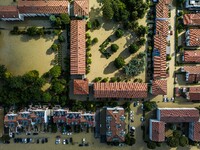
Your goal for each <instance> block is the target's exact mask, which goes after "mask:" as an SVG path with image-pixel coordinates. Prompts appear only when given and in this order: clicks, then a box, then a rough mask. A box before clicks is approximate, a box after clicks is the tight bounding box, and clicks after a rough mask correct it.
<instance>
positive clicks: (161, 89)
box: [151, 80, 167, 95]
mask: <svg viewBox="0 0 200 150" xmlns="http://www.w3.org/2000/svg"><path fill="white" fill-rule="evenodd" d="M151 94H152V95H166V94H167V80H153V81H152V91H151Z"/></svg>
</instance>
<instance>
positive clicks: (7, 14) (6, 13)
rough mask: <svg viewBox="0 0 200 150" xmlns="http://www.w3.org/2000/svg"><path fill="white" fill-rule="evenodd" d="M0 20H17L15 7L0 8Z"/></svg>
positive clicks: (17, 15)
mask: <svg viewBox="0 0 200 150" xmlns="http://www.w3.org/2000/svg"><path fill="white" fill-rule="evenodd" d="M0 18H19V11H18V9H17V6H0Z"/></svg>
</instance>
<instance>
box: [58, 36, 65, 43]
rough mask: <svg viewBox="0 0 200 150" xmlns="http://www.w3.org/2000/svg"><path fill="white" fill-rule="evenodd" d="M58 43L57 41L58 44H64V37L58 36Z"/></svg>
mask: <svg viewBox="0 0 200 150" xmlns="http://www.w3.org/2000/svg"><path fill="white" fill-rule="evenodd" d="M58 41H59V42H65V38H64V36H63V35H61V34H60V35H59V36H58Z"/></svg>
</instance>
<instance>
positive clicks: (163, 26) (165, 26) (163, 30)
mask: <svg viewBox="0 0 200 150" xmlns="http://www.w3.org/2000/svg"><path fill="white" fill-rule="evenodd" d="M155 30H156V35H162V36H165V37H167V36H168V35H169V21H167V20H156V29H155Z"/></svg>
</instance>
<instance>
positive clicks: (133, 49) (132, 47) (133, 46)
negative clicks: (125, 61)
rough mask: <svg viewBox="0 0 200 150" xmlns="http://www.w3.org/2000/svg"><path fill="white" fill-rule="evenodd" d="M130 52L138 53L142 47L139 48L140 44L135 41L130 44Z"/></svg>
mask: <svg viewBox="0 0 200 150" xmlns="http://www.w3.org/2000/svg"><path fill="white" fill-rule="evenodd" d="M128 49H129V52H130V53H131V54H134V53H136V52H137V51H138V50H139V49H140V48H139V46H137V44H135V43H132V44H131V45H130V46H129V48H128Z"/></svg>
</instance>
